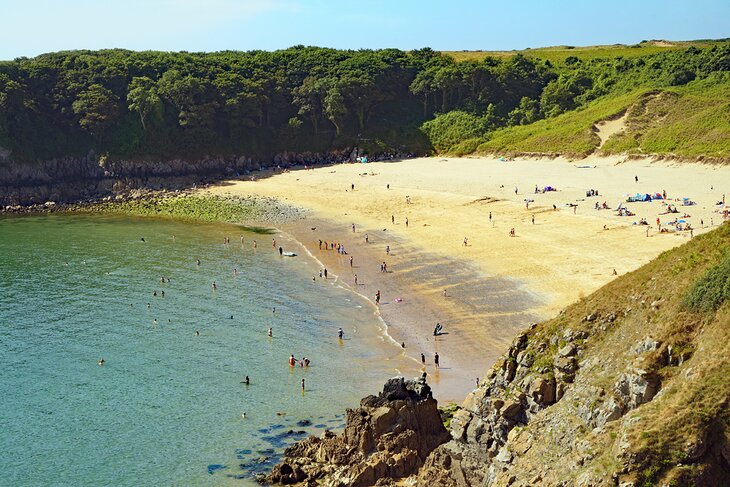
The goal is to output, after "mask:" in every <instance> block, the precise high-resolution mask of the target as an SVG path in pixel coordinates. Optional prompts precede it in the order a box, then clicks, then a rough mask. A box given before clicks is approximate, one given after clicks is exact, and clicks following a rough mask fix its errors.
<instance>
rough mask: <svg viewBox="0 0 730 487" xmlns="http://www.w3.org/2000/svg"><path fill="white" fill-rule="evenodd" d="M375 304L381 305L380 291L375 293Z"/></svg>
mask: <svg viewBox="0 0 730 487" xmlns="http://www.w3.org/2000/svg"><path fill="white" fill-rule="evenodd" d="M375 304H380V289H378V292H376V293H375Z"/></svg>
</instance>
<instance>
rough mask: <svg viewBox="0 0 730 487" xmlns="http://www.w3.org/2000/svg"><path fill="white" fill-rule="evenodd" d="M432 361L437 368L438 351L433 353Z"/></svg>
mask: <svg viewBox="0 0 730 487" xmlns="http://www.w3.org/2000/svg"><path fill="white" fill-rule="evenodd" d="M433 363H434V364H435V365H436V368H437V369H438V368H439V353H438V352H436V353H435V354H433Z"/></svg>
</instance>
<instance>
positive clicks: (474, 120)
mask: <svg viewBox="0 0 730 487" xmlns="http://www.w3.org/2000/svg"><path fill="white" fill-rule="evenodd" d="M489 127H490V121H489V117H487V116H482V117H477V116H476V115H472V114H470V113H467V112H462V111H460V110H452V111H450V112H448V113H445V114H443V115H438V116H436V118H434V119H433V120H429V121H428V122H426V123H424V124H423V131H424V132H425V133H426V135H428V138H429V140H430V141H431V143H432V144H433V146H434V148H435V149H436V150H437V151H439V152H444V151H448V150H449V149H450V148H451V147H453V146H455V145H456V144H458V143H460V142H463V141H464V140H466V139H473V138H478V137H481V136H482V135H484V134H485V133H486V132H487V130H488V129H489Z"/></svg>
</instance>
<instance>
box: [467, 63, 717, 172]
mask: <svg viewBox="0 0 730 487" xmlns="http://www.w3.org/2000/svg"><path fill="white" fill-rule="evenodd" d="M627 109H628V117H627V121H626V125H627V126H626V130H625V131H623V132H620V133H618V134H615V135H614V136H612V137H611V138H609V139H608V141H607V142H606V144H605V145H604V146H603V147H601V149H600V151H599V154H600V155H613V154H622V153H625V154H662V155H674V156H678V157H685V158H694V157H698V156H706V157H711V158H718V159H727V158H729V157H730V76H728V75H724V76H723V75H715V76H711V77H709V78H707V79H704V80H698V81H696V82H692V83H689V84H687V85H685V86H682V87H676V88H666V89H663V90H650V89H648V88H642V89H637V90H634V91H632V92H630V93H628V94H624V95H620V96H610V97H604V98H601V99H598V100H596V101H594V102H592V103H590V104H588V105H586V106H585V107H582V108H579V109H577V110H573V111H570V112H566V113H564V114H562V115H559V116H557V117H555V118H550V119H545V120H540V121H538V122H535V123H532V124H529V125H521V126H515V127H508V128H504V129H500V130H496V131H494V132H492V133H491V134H489V135H488V140H486V141H485V142H483V143H481V144H479V146H478V147H477V151H476V152H479V153H558V154H562V155H567V156H585V155H588V154H590V153H592V152H594V151H595V150H596V149H598V146H599V145H600V139H599V137H598V135H596V133H595V132H594V131H593V126H594V125H595V124H596V123H597V122H600V121H602V120H606V119H609V118H612V117H613V116H615V115H617V114H620V113H622V112H624V111H626V110H627Z"/></svg>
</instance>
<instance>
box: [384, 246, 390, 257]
mask: <svg viewBox="0 0 730 487" xmlns="http://www.w3.org/2000/svg"><path fill="white" fill-rule="evenodd" d="M385 255H390V245H386V246H385Z"/></svg>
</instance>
